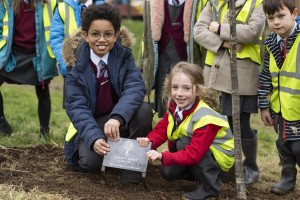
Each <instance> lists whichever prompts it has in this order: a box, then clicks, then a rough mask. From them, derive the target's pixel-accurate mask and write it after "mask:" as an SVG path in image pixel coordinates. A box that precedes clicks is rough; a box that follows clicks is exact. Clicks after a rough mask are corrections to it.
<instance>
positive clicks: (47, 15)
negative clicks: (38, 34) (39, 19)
mask: <svg viewBox="0 0 300 200" xmlns="http://www.w3.org/2000/svg"><path fill="white" fill-rule="evenodd" d="M55 6H56V0H48V1H47V3H46V4H45V5H44V6H43V21H44V29H45V39H46V44H47V50H48V53H49V55H50V57H51V58H55V56H54V54H53V52H52V49H51V47H50V26H51V20H52V17H53V12H54V9H55Z"/></svg>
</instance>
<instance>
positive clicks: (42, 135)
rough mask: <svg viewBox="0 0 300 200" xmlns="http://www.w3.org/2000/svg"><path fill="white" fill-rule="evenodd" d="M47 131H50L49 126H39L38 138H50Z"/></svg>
mask: <svg viewBox="0 0 300 200" xmlns="http://www.w3.org/2000/svg"><path fill="white" fill-rule="evenodd" d="M49 131H50V128H49V127H44V126H41V128H40V136H39V138H43V139H45V140H49V139H50V136H49Z"/></svg>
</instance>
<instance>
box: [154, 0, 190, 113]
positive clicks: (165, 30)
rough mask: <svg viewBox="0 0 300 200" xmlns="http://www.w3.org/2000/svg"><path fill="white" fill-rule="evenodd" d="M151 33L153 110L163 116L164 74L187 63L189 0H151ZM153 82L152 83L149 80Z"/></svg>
mask: <svg viewBox="0 0 300 200" xmlns="http://www.w3.org/2000/svg"><path fill="white" fill-rule="evenodd" d="M150 8H151V31H152V39H153V41H154V60H155V62H154V70H153V71H150V73H154V83H153V84H152V87H153V88H151V89H154V90H155V95H154V96H155V97H154V103H155V109H154V110H155V111H156V112H157V113H158V117H160V118H161V117H163V116H164V113H165V106H164V104H163V102H162V101H161V96H162V94H163V93H162V87H163V82H164V80H165V77H166V75H167V74H168V73H169V72H170V70H171V68H172V67H173V66H174V65H175V64H176V63H177V62H179V61H187V60H188V52H187V48H188V43H189V35H190V34H189V33H190V20H191V14H192V8H193V1H192V0H151V1H150ZM150 77H152V76H150ZM151 81H152V82H153V80H151Z"/></svg>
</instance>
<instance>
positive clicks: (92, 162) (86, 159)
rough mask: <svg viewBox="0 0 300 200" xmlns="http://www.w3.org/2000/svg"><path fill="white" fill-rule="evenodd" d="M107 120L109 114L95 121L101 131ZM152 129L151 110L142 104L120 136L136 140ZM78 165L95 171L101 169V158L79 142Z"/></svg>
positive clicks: (122, 129)
mask: <svg viewBox="0 0 300 200" xmlns="http://www.w3.org/2000/svg"><path fill="white" fill-rule="evenodd" d="M108 120H109V114H107V115H103V116H101V117H99V118H97V119H96V121H97V123H98V125H99V126H100V129H101V130H104V124H105V123H106V122H107V121H108ZM151 129H152V109H151V107H150V105H149V104H147V103H142V104H141V106H140V107H139V108H138V109H137V111H136V112H135V114H134V115H133V117H132V119H131V120H130V123H129V124H128V126H124V127H121V128H120V136H121V137H123V138H129V139H136V138H137V137H146V136H147V135H148V133H149V132H150V131H151ZM78 156H79V160H78V163H79V165H80V167H81V168H82V169H83V170H87V171H95V170H99V169H101V166H102V160H103V156H101V155H99V154H97V153H96V152H94V151H93V150H91V149H89V148H88V147H87V146H86V144H85V143H84V141H81V143H80V146H79V150H78Z"/></svg>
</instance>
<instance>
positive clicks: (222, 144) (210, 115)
mask: <svg viewBox="0 0 300 200" xmlns="http://www.w3.org/2000/svg"><path fill="white" fill-rule="evenodd" d="M168 122H169V123H168V128H167V134H168V139H169V140H176V139H178V138H180V137H184V136H187V137H192V136H193V132H194V131H195V130H196V129H198V128H201V127H203V126H206V125H207V124H214V125H217V126H220V127H222V128H221V129H220V130H219V131H218V133H217V135H216V137H215V139H214V141H213V143H212V145H211V146H210V150H211V151H212V153H213V154H214V157H215V159H216V161H217V162H218V164H219V166H220V168H221V169H222V170H223V171H228V170H229V169H230V168H231V167H232V165H233V163H234V139H233V135H232V133H231V130H230V127H229V124H228V121H227V118H226V117H225V116H223V115H220V114H218V113H217V112H215V111H214V110H212V109H211V108H209V106H208V105H207V104H205V103H204V102H203V101H200V102H199V104H198V106H197V108H196V109H195V110H194V112H193V113H192V114H190V115H189V116H187V117H186V118H185V120H184V121H183V122H182V123H181V124H180V125H179V127H178V128H177V129H176V130H175V131H174V132H172V131H173V127H174V118H173V116H172V114H169V116H168Z"/></svg>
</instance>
